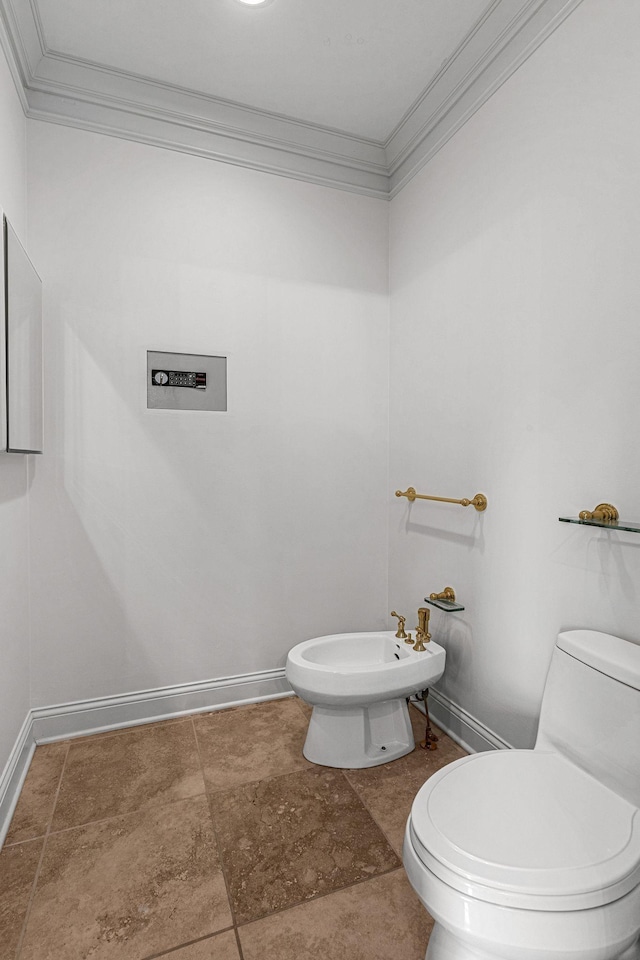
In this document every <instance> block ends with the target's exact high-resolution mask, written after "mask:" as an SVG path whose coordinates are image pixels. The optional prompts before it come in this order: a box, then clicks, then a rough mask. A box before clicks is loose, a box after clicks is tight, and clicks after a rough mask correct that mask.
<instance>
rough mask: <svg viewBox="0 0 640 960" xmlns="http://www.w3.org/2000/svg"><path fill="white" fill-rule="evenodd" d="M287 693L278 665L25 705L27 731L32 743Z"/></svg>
mask: <svg viewBox="0 0 640 960" xmlns="http://www.w3.org/2000/svg"><path fill="white" fill-rule="evenodd" d="M291 693H292V691H291V687H290V686H289V684H288V683H287V680H286V678H285V674H284V668H280V669H278V670H264V671H262V672H260V673H246V674H242V675H240V676H236V677H222V678H220V679H219V680H204V681H202V682H198V683H185V684H183V685H181V686H174V687H159V688H158V689H156V690H138V691H136V692H135V693H125V694H123V695H122V696H117V697H96V698H95V699H94V700H78V701H76V702H75V703H62V704H59V705H57V706H53V707H36V708H35V709H33V710H32V711H31V714H32V717H33V737H34V740H35V741H36V743H52V742H53V741H55V740H68V739H70V738H72V737H84V736H86V735H87V734H92V733H103V732H105V731H108V730H118V729H119V728H120V727H135V726H138V725H139V724H141V723H153V722H154V721H156V720H168V719H171V718H172V717H182V716H187V715H188V714H190V713H204V712H206V711H207V710H217V709H218V710H219V709H222V708H224V707H235V706H239V705H240V704H243V703H255V702H257V701H259V700H273V699H275V698H277V697H286V696H291Z"/></svg>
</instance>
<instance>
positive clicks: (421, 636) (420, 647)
mask: <svg viewBox="0 0 640 960" xmlns="http://www.w3.org/2000/svg"><path fill="white" fill-rule="evenodd" d="M429 640H431V634H430V633H418V634H416V642H415V646H414V648H413V649H414V650H415V651H416V653H424V652H425V650H426V649H427V648H426V647H425V645H424V642H425V641H426V642H427V643H429Z"/></svg>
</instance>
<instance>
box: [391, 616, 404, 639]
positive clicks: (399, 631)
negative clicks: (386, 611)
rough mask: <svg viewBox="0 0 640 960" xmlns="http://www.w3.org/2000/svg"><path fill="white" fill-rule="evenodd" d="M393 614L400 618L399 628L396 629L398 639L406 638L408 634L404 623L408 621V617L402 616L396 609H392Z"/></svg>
mask: <svg viewBox="0 0 640 960" xmlns="http://www.w3.org/2000/svg"><path fill="white" fill-rule="evenodd" d="M391 616H392V617H397V618H398V629H397V631H396V637H397V638H398V640H406V639H407V635H406V633H405V632H404V625H405V623H406V620H407V618H406V617H403V616H401V615H400V614H399V613H396V612H395V610H392V611H391Z"/></svg>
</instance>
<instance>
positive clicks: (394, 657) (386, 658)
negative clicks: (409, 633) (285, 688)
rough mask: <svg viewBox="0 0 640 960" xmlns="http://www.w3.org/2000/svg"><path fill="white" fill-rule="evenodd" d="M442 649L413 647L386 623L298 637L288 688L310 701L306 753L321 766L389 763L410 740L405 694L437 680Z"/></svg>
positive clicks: (289, 659)
mask: <svg viewBox="0 0 640 960" xmlns="http://www.w3.org/2000/svg"><path fill="white" fill-rule="evenodd" d="M445 656H446V652H445V650H444V648H443V647H441V646H439V644H437V643H435V641H433V640H432V641H431V642H430V643H427V644H426V647H425V649H424V650H423V651H422V652H418V651H416V650H414V649H413V647H411V646H409V645H408V644H406V643H403V641H402V640H398V639H397V638H396V636H395V634H394V633H393V631H391V630H385V631H381V632H376V633H340V634H333V635H332V636H328V637H315V638H314V639H313V640H304V641H303V642H302V643H298V644H296V646H295V647H293V648H292V649H291V650H290V651H289V655H288V657H287V667H286V674H287V680H288V681H289V683H290V684H291V687H292V689H293V690H294V691H295V692H296V693H297V694H298V696H300V697H302V699H303V700H306V701H307V703H311V704H313V712H312V714H311V719H310V721H309V730H308V732H307V739H306V741H305V745H304V748H303V753H304V755H305V757H306V758H307V760H311V761H312V763H319V764H322V765H323V766H325V767H342V768H345V767H346V768H362V767H374V766H377V765H378V764H381V763H388V762H389V761H390V760H396V759H397V758H398V757H403V756H405V754H407V753H410V751H411V750H413V749H414V747H415V740H414V736H413V731H412V729H411V721H410V720H409V711H408V710H407V703H406V697H408V696H410V695H411V694H412V693H416V692H417V691H420V690H424V689H425V688H426V687H428V686H430V684H432V683H435V682H436V680H439V679H440V677H441V676H442V673H443V671H444V661H445Z"/></svg>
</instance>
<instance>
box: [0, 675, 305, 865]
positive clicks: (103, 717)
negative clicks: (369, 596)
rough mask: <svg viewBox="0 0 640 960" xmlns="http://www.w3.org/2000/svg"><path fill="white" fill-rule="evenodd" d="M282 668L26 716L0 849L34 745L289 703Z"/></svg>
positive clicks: (10, 771)
mask: <svg viewBox="0 0 640 960" xmlns="http://www.w3.org/2000/svg"><path fill="white" fill-rule="evenodd" d="M292 692H293V691H292V690H291V687H290V686H289V684H288V683H287V680H286V677H285V672H284V668H279V669H277V670H264V671H262V672H260V673H247V674H242V675H240V676H235V677H222V678H221V679H218V680H205V681H203V682H201V683H186V684H183V685H181V686H174V687H159V688H158V689H156V690H139V691H137V692H135V693H126V694H123V695H122V696H118V697H97V698H95V699H93V700H79V701H77V702H75V703H61V704H58V705H57V706H53V707H35V708H33V709H32V710H30V711H29V713H28V715H27V718H26V719H25V722H24V723H23V725H22V729H21V731H20V733H19V735H18V739H17V740H16V743H15V745H14V747H13V749H12V751H11V754H10V756H9V759H8V761H7V763H6V766H5V768H4V771H3V773H2V775H1V776H0V847H1V846H2V842H3V841H4V838H5V836H6V834H7V830H8V829H9V824H10V823H11V817H12V816H13V811H14V809H15V806H16V803H17V802H18V797H19V795H20V790H21V789H22V784H23V783H24V779H25V777H26V775H27V771H28V769H29V764H30V763H31V758H32V756H33V753H34V751H35V748H36V744H39V743H53V742H54V741H56V740H68V739H71V738H73V737H83V736H86V735H87V734H92V733H104V732H105V731H109V730H118V729H120V728H121V727H135V726H138V725H140V724H142V723H153V722H154V721H157V720H168V719H171V718H172V717H181V716H188V715H189V714H192V713H205V712H207V711H209V710H222V709H224V708H225V707H235V706H240V705H241V704H243V703H257V702H259V701H261V700H276V699H278V698H280V697H290V696H291V695H292Z"/></svg>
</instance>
